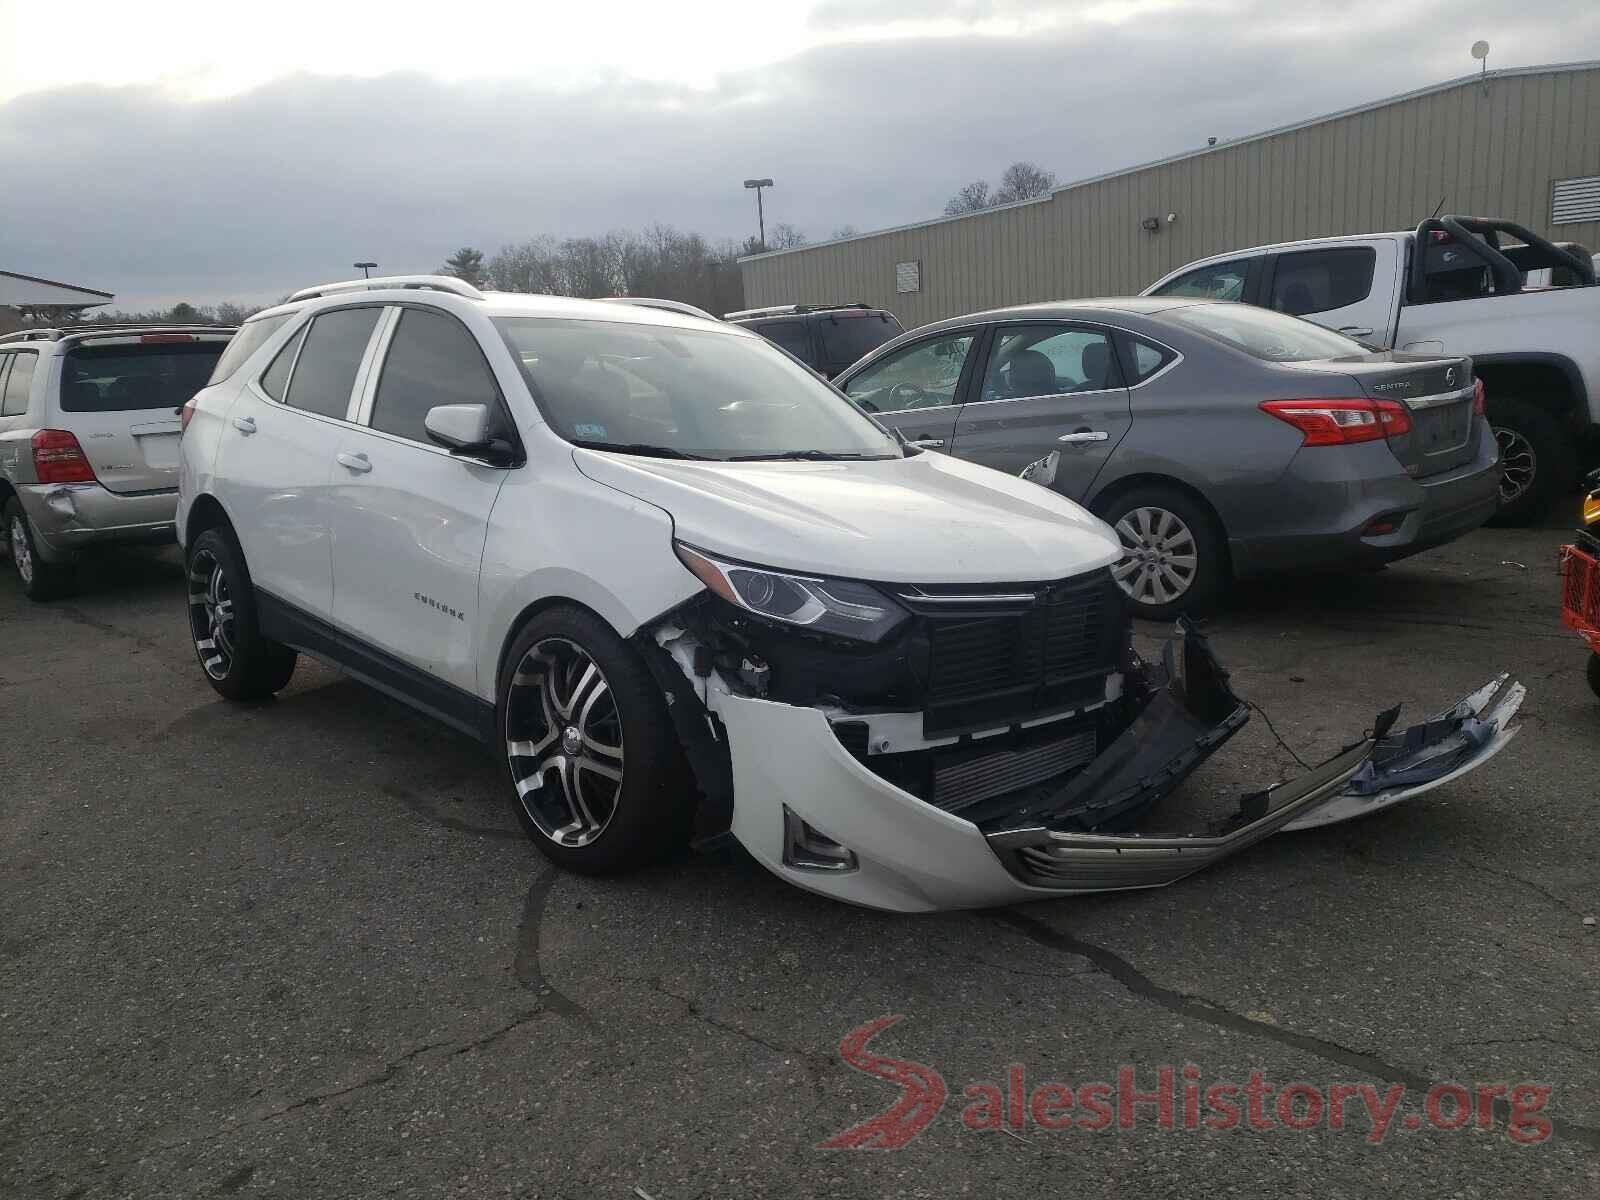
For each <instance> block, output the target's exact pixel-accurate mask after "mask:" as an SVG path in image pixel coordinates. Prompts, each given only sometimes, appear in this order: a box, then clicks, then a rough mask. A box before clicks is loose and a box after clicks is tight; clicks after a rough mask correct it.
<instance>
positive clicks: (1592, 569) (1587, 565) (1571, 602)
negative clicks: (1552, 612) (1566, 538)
mask: <svg viewBox="0 0 1600 1200" xmlns="http://www.w3.org/2000/svg"><path fill="white" fill-rule="evenodd" d="M1561 623H1562V624H1563V625H1565V626H1567V628H1569V629H1576V630H1577V631H1578V635H1579V636H1580V637H1582V638H1583V640H1584V641H1586V642H1588V643H1589V648H1590V649H1591V650H1593V651H1594V652H1595V653H1596V654H1600V560H1597V559H1596V558H1595V557H1594V555H1592V554H1589V553H1587V552H1586V551H1583V550H1580V549H1579V548H1578V547H1577V546H1563V547H1561Z"/></svg>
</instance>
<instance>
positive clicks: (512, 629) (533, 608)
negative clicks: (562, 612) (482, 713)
mask: <svg viewBox="0 0 1600 1200" xmlns="http://www.w3.org/2000/svg"><path fill="white" fill-rule="evenodd" d="M550 608H576V609H578V610H579V611H580V612H586V613H588V614H589V615H590V616H592V617H594V618H595V619H596V620H597V621H601V622H604V623H605V625H606V626H608V627H609V626H610V625H611V622H610V621H607V620H606V619H605V618H604V617H602V616H601V615H600V614H599V613H597V612H595V610H594V609H592V608H590V607H589V606H588V605H587V604H583V603H580V602H579V601H577V600H574V599H572V597H570V596H545V597H543V598H541V599H538V600H535V601H534V602H533V603H532V604H530V605H528V606H527V607H526V608H524V609H523V610H522V611H521V612H519V613H518V614H517V616H516V619H515V620H513V621H512V622H511V624H510V625H508V626H507V627H506V636H505V638H504V639H503V640H502V641H501V642H500V653H499V654H498V655H497V656H496V657H495V660H494V693H495V702H496V703H499V697H500V673H501V672H502V671H504V670H505V669H506V655H507V654H509V653H510V651H511V643H512V642H514V641H516V640H517V635H518V634H519V633H521V632H522V627H523V626H524V625H526V624H527V623H528V622H529V621H531V620H533V619H534V618H535V617H536V616H538V615H539V614H540V613H542V612H544V611H545V610H546V609H550ZM613 632H614V631H613ZM623 641H627V639H626V638H623Z"/></svg>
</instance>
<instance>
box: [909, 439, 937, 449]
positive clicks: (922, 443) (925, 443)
mask: <svg viewBox="0 0 1600 1200" xmlns="http://www.w3.org/2000/svg"><path fill="white" fill-rule="evenodd" d="M906 445H908V446H916V447H918V448H919V449H922V450H937V449H938V448H939V447H940V446H942V445H944V439H943V438H917V439H916V440H915V441H911V442H907V443H906Z"/></svg>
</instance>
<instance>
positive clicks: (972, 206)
mask: <svg viewBox="0 0 1600 1200" xmlns="http://www.w3.org/2000/svg"><path fill="white" fill-rule="evenodd" d="M993 203H994V201H993V200H991V199H990V198H989V185H988V184H987V183H985V182H984V181H983V180H981V179H974V180H973V181H972V182H971V183H969V184H967V185H966V186H965V187H963V188H962V189H961V190H960V191H959V192H957V193H956V194H955V195H954V196H951V197H950V199H949V201H948V202H947V203H946V204H945V206H944V215H945V216H947V217H959V216H961V215H962V214H963V213H973V212H981V211H982V210H983V209H986V208H988V207H989V206H990V205H991V204H993Z"/></svg>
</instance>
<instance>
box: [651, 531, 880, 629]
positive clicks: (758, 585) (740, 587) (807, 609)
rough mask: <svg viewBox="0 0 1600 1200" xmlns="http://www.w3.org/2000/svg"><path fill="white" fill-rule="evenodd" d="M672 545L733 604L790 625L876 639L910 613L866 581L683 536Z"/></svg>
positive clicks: (717, 591) (708, 583)
mask: <svg viewBox="0 0 1600 1200" xmlns="http://www.w3.org/2000/svg"><path fill="white" fill-rule="evenodd" d="M673 548H674V549H675V550H676V551H677V552H678V558H679V559H680V560H681V561H682V562H683V565H684V566H686V567H688V568H689V570H690V571H692V572H693V573H694V575H695V577H696V578H697V579H699V580H700V582H701V583H703V584H705V585H706V587H708V588H710V589H711V590H712V591H713V592H715V593H716V594H717V595H719V596H721V597H722V598H723V599H724V600H726V601H727V602H728V603H729V604H736V605H738V606H739V607H740V608H742V609H745V610H746V611H747V612H752V613H755V614H756V615H757V616H761V617H767V618H769V619H771V620H774V621H782V622H784V623H785V624H788V625H799V626H802V627H803V628H806V629H814V630H816V631H817V632H818V633H831V634H834V635H836V636H838V637H847V638H854V639H856V640H857V641H863V642H878V641H882V640H883V639H884V637H885V636H887V635H888V634H889V633H890V632H891V631H892V630H894V629H895V627H896V626H898V625H899V624H900V623H901V622H902V621H904V620H905V619H906V617H907V616H909V615H910V614H908V613H907V612H906V610H905V609H903V608H901V607H900V606H899V605H898V604H896V603H895V602H894V601H893V600H891V599H889V597H887V596H885V595H884V594H883V593H882V592H880V591H878V589H877V588H874V587H870V586H868V585H867V584H864V583H855V582H852V581H851V580H848V579H826V578H822V577H820V576H815V575H790V574H787V573H785V572H782V571H769V570H767V569H765V568H763V567H752V566H750V565H748V564H746V563H736V562H726V561H724V560H722V559H719V558H713V557H712V556H711V555H709V554H707V553H705V551H703V550H696V549H694V548H692V547H690V546H685V545H684V544H683V543H682V542H675V543H673Z"/></svg>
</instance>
